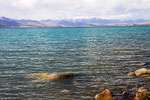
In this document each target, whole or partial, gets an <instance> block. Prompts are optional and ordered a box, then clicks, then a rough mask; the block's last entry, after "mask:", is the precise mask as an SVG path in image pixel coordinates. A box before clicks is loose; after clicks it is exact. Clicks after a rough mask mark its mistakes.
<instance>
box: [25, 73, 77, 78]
mask: <svg viewBox="0 0 150 100" xmlns="http://www.w3.org/2000/svg"><path fill="white" fill-rule="evenodd" d="M76 75H78V74H77V73H72V72H56V73H51V74H49V73H38V74H30V75H28V76H27V77H26V78H34V79H44V80H61V79H72V78H74V77H75V76H76Z"/></svg>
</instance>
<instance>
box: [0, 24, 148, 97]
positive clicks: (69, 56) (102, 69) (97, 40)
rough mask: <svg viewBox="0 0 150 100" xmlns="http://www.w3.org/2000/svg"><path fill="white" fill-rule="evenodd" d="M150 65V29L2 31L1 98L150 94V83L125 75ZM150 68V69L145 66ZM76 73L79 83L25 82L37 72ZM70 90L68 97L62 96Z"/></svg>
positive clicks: (0, 51) (103, 28)
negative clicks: (146, 89) (144, 89)
mask: <svg viewBox="0 0 150 100" xmlns="http://www.w3.org/2000/svg"><path fill="white" fill-rule="evenodd" d="M140 62H150V27H149V26H131V27H91V28H80V27H76V28H0V79H1V80H0V99H11V100H13V99H14V100H16V99H21V100H23V99H25V100H26V99H29V100H35V99H44V100H45V99H46V100H47V99H48V100H58V99H61V100H91V99H93V97H94V96H95V94H97V93H99V92H101V91H102V90H99V88H108V89H110V90H111V92H112V93H113V95H114V96H115V99H118V98H119V97H120V96H121V93H122V92H123V91H124V90H126V91H129V92H130V93H133V94H134V93H135V92H136V90H137V89H138V87H141V86H146V87H149V89H150V85H149V84H150V78H140V77H136V76H127V75H126V74H127V73H129V72H131V71H135V70H136V69H138V68H142V67H144V66H137V65H136V64H137V63H140ZM146 67H147V68H150V65H149V64H148V65H147V66H146ZM53 72H76V73H81V75H79V76H77V77H76V78H74V79H69V80H60V81H47V80H32V79H27V78H25V77H26V76H27V75H29V74H34V73H53ZM64 89H67V90H69V91H70V94H69V95H64V94H62V93H61V91H62V90H64Z"/></svg>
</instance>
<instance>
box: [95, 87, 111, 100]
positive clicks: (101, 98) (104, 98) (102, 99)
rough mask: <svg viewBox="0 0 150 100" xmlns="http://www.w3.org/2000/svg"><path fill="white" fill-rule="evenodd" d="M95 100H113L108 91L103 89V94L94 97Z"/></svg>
mask: <svg viewBox="0 0 150 100" xmlns="http://www.w3.org/2000/svg"><path fill="white" fill-rule="evenodd" d="M95 99H96V100H113V96H112V93H111V92H110V90H109V89H105V90H104V91H103V92H101V93H99V94H97V95H95Z"/></svg>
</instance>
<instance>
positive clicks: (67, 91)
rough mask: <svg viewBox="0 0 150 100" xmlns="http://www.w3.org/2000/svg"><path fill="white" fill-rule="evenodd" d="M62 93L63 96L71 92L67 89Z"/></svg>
mask: <svg viewBox="0 0 150 100" xmlns="http://www.w3.org/2000/svg"><path fill="white" fill-rule="evenodd" d="M61 93H62V94H70V92H69V90H66V89H65V90H62V91H61Z"/></svg>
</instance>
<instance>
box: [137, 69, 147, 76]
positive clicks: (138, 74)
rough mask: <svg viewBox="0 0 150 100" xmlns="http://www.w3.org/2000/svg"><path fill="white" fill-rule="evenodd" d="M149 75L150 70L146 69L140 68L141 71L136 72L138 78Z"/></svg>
mask: <svg viewBox="0 0 150 100" xmlns="http://www.w3.org/2000/svg"><path fill="white" fill-rule="evenodd" d="M148 73H149V70H148V69H146V68H140V69H138V70H136V71H135V75H136V76H140V75H142V74H148Z"/></svg>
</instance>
